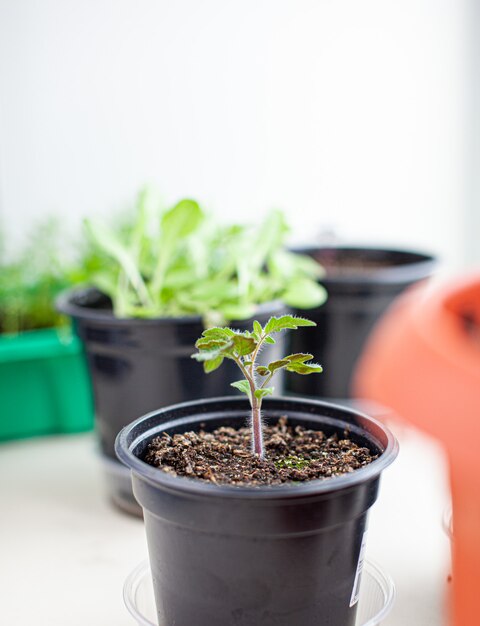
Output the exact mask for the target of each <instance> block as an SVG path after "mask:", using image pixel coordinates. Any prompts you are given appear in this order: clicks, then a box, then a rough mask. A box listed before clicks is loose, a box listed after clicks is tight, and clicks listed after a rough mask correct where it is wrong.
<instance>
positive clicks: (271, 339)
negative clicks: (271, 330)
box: [264, 337, 276, 344]
mask: <svg viewBox="0 0 480 626" xmlns="http://www.w3.org/2000/svg"><path fill="white" fill-rule="evenodd" d="M264 341H265V343H270V344H274V343H276V341H275V339H274V338H273V337H265V340H264Z"/></svg>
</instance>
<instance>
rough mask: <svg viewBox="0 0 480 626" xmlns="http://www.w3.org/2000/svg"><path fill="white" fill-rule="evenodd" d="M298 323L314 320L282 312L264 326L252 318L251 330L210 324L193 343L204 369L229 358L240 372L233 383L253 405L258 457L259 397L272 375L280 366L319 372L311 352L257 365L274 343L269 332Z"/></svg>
mask: <svg viewBox="0 0 480 626" xmlns="http://www.w3.org/2000/svg"><path fill="white" fill-rule="evenodd" d="M300 326H316V324H315V322H312V321H311V320H308V319H305V318H303V317H294V316H292V315H282V316H281V317H271V318H270V319H269V320H268V322H267V323H266V325H265V326H262V325H261V324H260V322H258V321H256V320H255V321H254V322H253V329H252V330H251V331H244V332H240V331H237V330H232V329H231V328H209V329H208V330H205V331H204V332H203V333H202V336H201V337H200V339H198V341H197V342H196V344H195V347H196V348H197V349H198V353H197V354H194V355H193V358H195V359H197V360H198V361H203V367H204V370H205V372H206V373H207V374H208V373H209V372H213V371H214V370H216V369H217V368H219V367H220V365H221V364H222V363H223V361H224V359H232V360H233V361H235V363H236V364H237V365H238V367H239V369H240V371H241V372H242V374H243V378H242V380H238V381H236V382H234V383H231V384H232V387H235V388H236V389H238V390H239V391H241V392H242V393H244V394H246V395H247V396H248V399H249V400H250V406H251V408H252V414H251V427H252V448H253V452H254V453H255V454H257V455H258V456H259V457H260V458H263V456H264V447H263V437H262V418H261V408H262V400H263V398H265V396H269V395H271V394H272V393H273V391H274V388H273V387H271V386H268V385H269V383H270V382H271V380H272V378H273V377H274V376H275V374H277V373H278V372H279V371H281V370H286V371H287V372H296V373H297V374H304V375H306V374H319V373H320V372H322V366H321V365H317V364H316V363H311V359H313V355H312V354H304V353H297V354H289V355H287V356H285V357H283V358H282V359H280V360H277V361H272V362H271V363H269V364H268V365H257V357H258V355H259V353H260V350H261V349H262V347H263V346H264V345H265V344H272V343H275V339H274V338H273V336H272V335H274V334H276V333H279V332H281V331H284V330H287V329H291V330H296V329H297V328H299V327H300Z"/></svg>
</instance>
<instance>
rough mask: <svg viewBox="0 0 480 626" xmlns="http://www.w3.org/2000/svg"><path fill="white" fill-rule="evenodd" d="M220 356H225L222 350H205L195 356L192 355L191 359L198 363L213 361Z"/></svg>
mask: <svg viewBox="0 0 480 626" xmlns="http://www.w3.org/2000/svg"><path fill="white" fill-rule="evenodd" d="M219 356H224V355H222V351H221V350H205V352H195V354H192V355H190V358H192V359H195V360H196V361H212V360H213V359H216V358H217V357H219Z"/></svg>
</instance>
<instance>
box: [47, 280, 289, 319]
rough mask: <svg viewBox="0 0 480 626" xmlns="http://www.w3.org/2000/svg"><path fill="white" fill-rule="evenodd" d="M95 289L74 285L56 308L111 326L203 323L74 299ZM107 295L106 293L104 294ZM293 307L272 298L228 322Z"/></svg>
mask: <svg viewBox="0 0 480 626" xmlns="http://www.w3.org/2000/svg"><path fill="white" fill-rule="evenodd" d="M92 289H95V288H94V287H90V286H85V287H73V288H71V289H67V290H65V291H63V292H62V293H60V295H59V296H57V298H56V299H55V308H56V309H57V310H58V311H59V312H60V313H63V314H64V315H69V316H70V317H72V318H73V319H78V320H85V321H92V322H103V323H105V324H107V325H109V326H133V325H135V324H140V325H142V326H144V325H145V326H146V325H150V326H157V325H168V324H198V323H200V324H203V318H202V316H201V315H182V316H179V317H117V316H116V315H114V313H113V311H112V310H110V309H96V308H94V307H89V306H81V305H80V304H76V303H75V302H74V301H73V298H74V297H75V296H76V295H77V296H78V295H80V294H81V293H82V292H83V293H88V291H90V290H92ZM97 291H98V292H99V293H100V294H103V292H101V291H100V290H97ZM103 295H105V294H103ZM290 310H291V307H289V306H288V305H286V304H285V303H284V302H282V300H280V299H276V300H270V301H268V302H262V303H261V304H258V305H257V309H256V313H255V314H254V315H253V316H252V317H248V318H245V319H243V320H232V321H230V322H228V323H229V324H230V325H231V324H236V323H245V322H246V321H248V320H250V319H254V318H255V315H265V314H269V313H271V314H272V315H274V314H275V313H281V312H282V311H285V312H288V311H290Z"/></svg>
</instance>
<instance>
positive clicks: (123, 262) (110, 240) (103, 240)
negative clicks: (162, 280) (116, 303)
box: [84, 219, 150, 306]
mask: <svg viewBox="0 0 480 626" xmlns="http://www.w3.org/2000/svg"><path fill="white" fill-rule="evenodd" d="M84 224H85V228H86V230H87V233H88V234H89V236H90V238H91V239H92V241H94V242H95V243H96V244H97V245H98V246H99V247H100V248H101V249H102V250H103V251H104V252H105V253H106V254H107V255H108V256H110V257H112V258H113V259H115V261H117V263H118V264H119V265H120V267H121V268H122V270H123V271H124V272H125V274H126V276H127V278H128V280H129V281H130V282H131V284H132V286H133V288H134V289H135V291H136V293H137V294H138V298H139V300H140V301H141V302H142V304H143V305H145V306H148V305H149V302H150V297H149V294H148V291H147V288H146V286H145V283H144V281H143V278H142V276H141V274H140V271H139V269H138V267H137V264H136V263H135V259H134V258H133V256H132V254H131V253H130V251H129V250H128V249H127V248H126V247H125V246H124V245H123V244H122V242H121V241H120V240H119V239H118V238H117V236H116V234H115V233H114V232H113V231H111V230H110V229H109V228H107V227H106V226H105V224H103V223H102V222H100V221H98V220H90V219H86V220H85V221H84Z"/></svg>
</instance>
